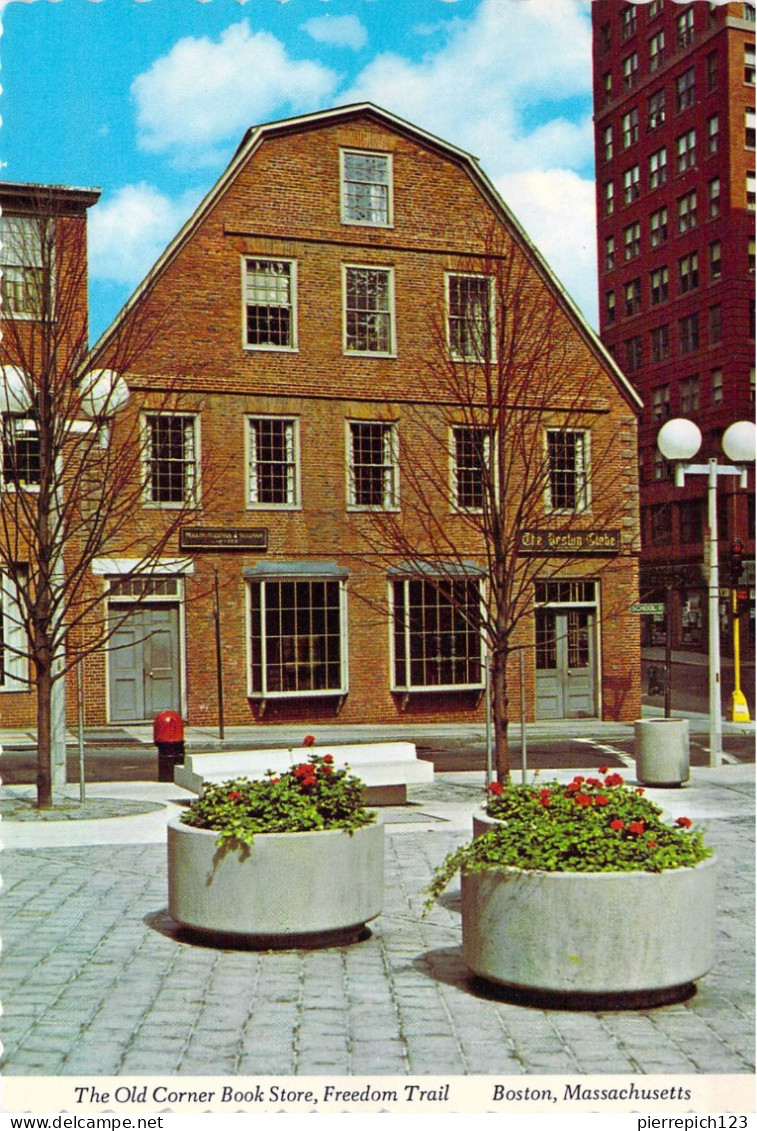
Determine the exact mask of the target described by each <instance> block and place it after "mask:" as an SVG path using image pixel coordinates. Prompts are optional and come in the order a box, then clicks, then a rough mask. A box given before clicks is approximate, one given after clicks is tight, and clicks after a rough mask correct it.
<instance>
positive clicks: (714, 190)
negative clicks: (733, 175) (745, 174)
mask: <svg viewBox="0 0 757 1131" xmlns="http://www.w3.org/2000/svg"><path fill="white" fill-rule="evenodd" d="M707 211H708V214H709V217H710V219H711V220H714V219H715V217H716V216H719V215H720V177H713V178H712V180H710V181H708V182H707Z"/></svg>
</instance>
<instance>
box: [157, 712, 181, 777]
mask: <svg viewBox="0 0 757 1131" xmlns="http://www.w3.org/2000/svg"><path fill="white" fill-rule="evenodd" d="M152 740H153V742H154V743H155V745H156V746H157V748H158V781H173V768H174V766H176V765H178V764H179V763H180V762H183V761H184V720H183V719H182V717H181V715H180V714H179V712H178V711H161V712H160V714H159V715H156V716H155V720H154V722H153V724H152Z"/></svg>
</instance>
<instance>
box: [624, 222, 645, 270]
mask: <svg viewBox="0 0 757 1131" xmlns="http://www.w3.org/2000/svg"><path fill="white" fill-rule="evenodd" d="M623 243H624V247H625V259H626V261H628V260H629V259H635V258H636V256H637V255H641V222H640V221H639V220H635V221H634V222H633V224H629V225H628V227H627V228H624V229H623Z"/></svg>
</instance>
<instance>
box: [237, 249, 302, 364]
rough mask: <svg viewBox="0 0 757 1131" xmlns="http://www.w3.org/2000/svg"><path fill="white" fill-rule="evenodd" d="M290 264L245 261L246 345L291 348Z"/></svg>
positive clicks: (272, 261) (259, 260)
mask: <svg viewBox="0 0 757 1131" xmlns="http://www.w3.org/2000/svg"><path fill="white" fill-rule="evenodd" d="M291 269H292V265H291V263H282V262H277V261H275V260H265V259H248V260H247V270H246V277H245V300H246V312H247V344H248V345H250V346H292V345H293V344H294V343H293V336H292V329H293V327H292V294H291Z"/></svg>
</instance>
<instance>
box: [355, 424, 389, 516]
mask: <svg viewBox="0 0 757 1131" xmlns="http://www.w3.org/2000/svg"><path fill="white" fill-rule="evenodd" d="M393 431H394V429H393V425H391V424H380V423H374V422H371V423H367V422H366V423H362V422H357V421H355V422H353V423H351V424H350V446H351V451H350V503H351V504H352V505H353V506H359V507H384V508H388V507H393V506H395V504H396V487H395V483H396V469H395V460H394V444H393Z"/></svg>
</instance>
